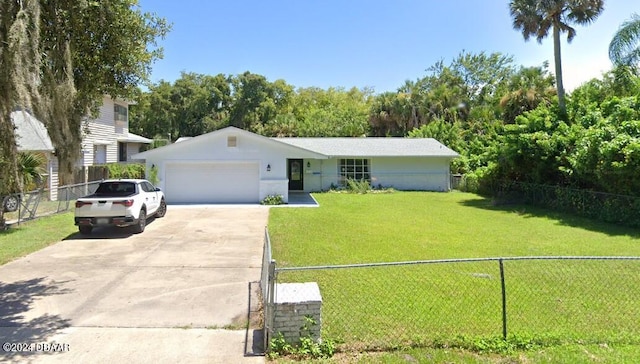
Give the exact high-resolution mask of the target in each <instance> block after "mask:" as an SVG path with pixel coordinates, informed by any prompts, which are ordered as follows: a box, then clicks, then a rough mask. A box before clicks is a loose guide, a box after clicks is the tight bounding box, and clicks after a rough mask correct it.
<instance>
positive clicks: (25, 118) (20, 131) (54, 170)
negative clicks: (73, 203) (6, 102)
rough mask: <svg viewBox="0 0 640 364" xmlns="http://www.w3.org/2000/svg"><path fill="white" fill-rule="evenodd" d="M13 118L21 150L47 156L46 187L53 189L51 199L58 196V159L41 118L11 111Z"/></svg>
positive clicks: (23, 112)
mask: <svg viewBox="0 0 640 364" xmlns="http://www.w3.org/2000/svg"><path fill="white" fill-rule="evenodd" d="M11 120H12V121H13V125H14V126H15V127H16V142H17V144H18V151H19V152H34V153H40V154H42V155H43V156H44V157H45V160H46V163H47V164H46V166H43V168H44V169H45V170H46V171H47V172H46V173H47V176H48V178H47V183H48V185H47V186H45V188H48V189H49V190H50V191H51V195H52V196H51V199H52V200H55V199H56V198H57V189H55V190H54V188H52V186H55V187H57V186H58V159H57V158H56V157H55V155H54V148H53V143H51V139H50V138H49V133H47V129H46V128H45V126H44V124H42V123H41V122H40V120H38V119H36V118H35V117H33V115H31V114H29V113H28V112H26V111H14V112H12V113H11Z"/></svg>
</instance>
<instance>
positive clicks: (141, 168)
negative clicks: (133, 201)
mask: <svg viewBox="0 0 640 364" xmlns="http://www.w3.org/2000/svg"><path fill="white" fill-rule="evenodd" d="M105 167H107V169H108V170H109V178H145V176H144V175H145V165H144V164H139V163H129V164H121V163H109V164H105Z"/></svg>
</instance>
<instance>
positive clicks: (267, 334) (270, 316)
mask: <svg viewBox="0 0 640 364" xmlns="http://www.w3.org/2000/svg"><path fill="white" fill-rule="evenodd" d="M268 277H269V278H268V280H267V290H268V298H267V306H266V307H265V315H264V322H265V325H264V335H263V336H264V351H265V353H266V352H269V342H270V341H271V330H272V329H273V324H274V320H275V302H274V300H275V289H276V261H275V260H273V259H272V260H271V261H269V275H268Z"/></svg>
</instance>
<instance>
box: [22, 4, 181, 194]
mask: <svg viewBox="0 0 640 364" xmlns="http://www.w3.org/2000/svg"><path fill="white" fill-rule="evenodd" d="M40 8H41V21H40V27H41V28H40V37H41V42H40V47H41V52H42V54H43V55H45V56H44V57H45V58H44V59H43V62H42V70H41V78H40V81H41V83H40V85H41V86H40V90H41V94H42V99H41V101H40V102H38V103H37V104H36V105H34V106H35V108H34V109H35V112H36V116H37V117H38V118H39V119H40V120H42V121H43V123H44V124H45V126H46V127H47V131H48V132H49V136H50V137H51V141H52V143H53V145H54V148H55V151H56V155H57V157H58V161H59V178H60V180H61V183H67V182H70V180H71V177H72V172H73V169H74V166H75V163H76V161H77V159H78V158H79V157H80V145H81V140H82V129H83V128H82V126H83V122H84V120H85V119H86V116H87V115H88V114H89V113H94V115H95V113H97V110H98V107H99V106H100V103H101V102H102V98H103V95H105V94H108V95H111V97H113V98H116V97H124V98H128V97H131V96H132V95H133V92H134V90H135V89H136V87H137V86H138V84H139V83H140V82H142V81H144V80H146V79H147V78H148V75H149V73H150V67H151V64H152V63H153V61H155V60H156V59H158V58H160V57H161V56H162V49H161V48H156V46H157V44H156V39H157V38H160V37H164V35H165V34H166V32H167V31H168V30H169V27H168V25H167V24H166V22H165V21H164V19H162V18H158V17H157V16H155V15H153V14H149V13H144V12H142V11H141V10H140V8H139V6H138V1H137V0H115V1H88V0H56V1H53V0H40Z"/></svg>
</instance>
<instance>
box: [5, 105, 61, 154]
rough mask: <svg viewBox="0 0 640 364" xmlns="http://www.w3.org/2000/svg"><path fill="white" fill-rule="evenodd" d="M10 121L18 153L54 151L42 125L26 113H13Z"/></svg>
mask: <svg viewBox="0 0 640 364" xmlns="http://www.w3.org/2000/svg"><path fill="white" fill-rule="evenodd" d="M11 120H12V121H13V124H14V125H15V127H16V142H17V143H18V150H19V151H40V152H44V151H46V152H52V151H53V150H54V148H53V143H51V138H49V133H47V128H45V126H44V124H43V123H42V122H41V121H40V120H38V119H36V118H35V117H33V115H31V114H29V113H28V112H27V111H22V110H18V111H14V112H12V113H11Z"/></svg>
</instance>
